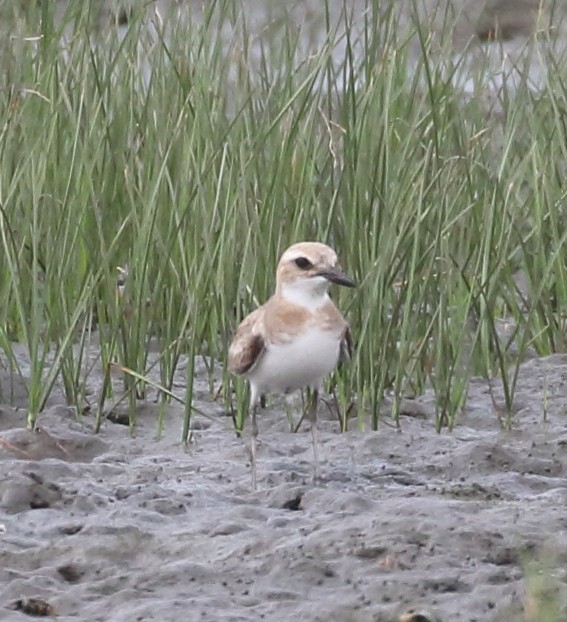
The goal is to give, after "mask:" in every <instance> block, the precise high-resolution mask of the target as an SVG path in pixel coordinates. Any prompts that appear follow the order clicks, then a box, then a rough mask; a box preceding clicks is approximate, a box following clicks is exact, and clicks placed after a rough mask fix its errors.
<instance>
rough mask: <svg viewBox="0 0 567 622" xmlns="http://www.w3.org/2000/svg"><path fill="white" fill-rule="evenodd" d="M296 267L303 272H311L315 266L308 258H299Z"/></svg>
mask: <svg viewBox="0 0 567 622" xmlns="http://www.w3.org/2000/svg"><path fill="white" fill-rule="evenodd" d="M295 265H296V266H297V267H298V268H301V269H302V270H309V268H312V267H313V264H312V263H311V262H310V261H309V259H307V257H298V258H297V259H296V260H295Z"/></svg>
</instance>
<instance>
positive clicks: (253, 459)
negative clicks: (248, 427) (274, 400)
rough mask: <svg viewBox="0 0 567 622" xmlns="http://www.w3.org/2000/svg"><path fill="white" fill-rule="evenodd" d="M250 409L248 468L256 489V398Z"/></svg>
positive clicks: (253, 488)
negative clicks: (250, 433) (250, 435)
mask: <svg viewBox="0 0 567 622" xmlns="http://www.w3.org/2000/svg"><path fill="white" fill-rule="evenodd" d="M251 411H252V413H251V414H252V438H251V442H250V468H251V470H252V490H256V439H257V438H258V423H257V422H256V413H257V411H258V402H257V400H254V403H253V404H252V408H251Z"/></svg>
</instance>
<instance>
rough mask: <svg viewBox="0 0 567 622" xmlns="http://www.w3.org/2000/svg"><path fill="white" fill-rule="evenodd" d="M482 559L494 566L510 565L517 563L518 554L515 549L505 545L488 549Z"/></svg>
mask: <svg viewBox="0 0 567 622" xmlns="http://www.w3.org/2000/svg"><path fill="white" fill-rule="evenodd" d="M482 561H483V562H487V563H489V564H494V565H495V566H510V565H512V564H518V563H519V555H518V551H517V550H516V549H513V548H510V547H505V548H501V549H497V550H495V551H490V552H489V553H488V555H485V556H484V557H483V558H482Z"/></svg>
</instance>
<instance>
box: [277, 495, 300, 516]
mask: <svg viewBox="0 0 567 622" xmlns="http://www.w3.org/2000/svg"><path fill="white" fill-rule="evenodd" d="M302 499H303V495H296V496H295V497H293V498H292V499H289V500H288V501H285V502H284V504H283V505H282V508H283V509H284V510H292V511H293V512H297V511H298V510H301V500H302Z"/></svg>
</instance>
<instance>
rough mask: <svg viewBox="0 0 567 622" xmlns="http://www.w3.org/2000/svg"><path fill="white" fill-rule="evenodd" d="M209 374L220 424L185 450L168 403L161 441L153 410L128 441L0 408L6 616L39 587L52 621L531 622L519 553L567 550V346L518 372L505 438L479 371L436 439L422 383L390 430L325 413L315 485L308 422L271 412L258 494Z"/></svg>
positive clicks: (1, 586)
mask: <svg viewBox="0 0 567 622" xmlns="http://www.w3.org/2000/svg"><path fill="white" fill-rule="evenodd" d="M206 385H207V382H206V379H205V378H204V377H202V378H201V379H200V381H199V382H198V386H197V403H198V405H199V407H200V408H204V409H206V410H207V412H208V413H210V414H211V416H212V419H209V418H202V417H196V419H195V428H196V429H194V430H193V435H194V437H193V442H192V443H191V445H190V446H189V447H188V448H184V447H183V446H182V445H181V444H180V442H179V438H180V429H181V419H182V412H181V409H180V408H178V407H175V406H172V407H171V408H170V409H169V411H168V413H167V421H166V425H165V429H164V433H163V435H162V437H161V439H159V440H156V418H157V407H156V406H155V405H153V404H151V403H146V404H141V405H140V408H139V411H138V425H137V427H136V430H135V434H134V436H133V437H132V436H131V435H130V432H129V430H128V428H127V427H126V426H123V425H119V424H113V423H110V422H106V424H105V425H104V428H103V430H102V432H101V433H100V434H99V435H94V434H93V433H92V431H91V430H92V425H93V421H92V418H90V419H89V418H88V417H85V418H84V419H83V422H82V423H77V422H76V421H75V412H74V411H73V410H72V409H68V408H66V407H63V406H51V407H50V408H48V409H47V410H46V412H45V413H44V414H43V415H42V416H41V418H40V420H39V430H38V431H36V432H29V431H27V430H25V429H24V427H23V424H24V421H23V411H21V410H20V411H17V410H14V409H13V408H8V407H3V408H2V409H1V410H0V460H1V462H0V464H1V471H0V523H1V524H2V525H3V528H2V531H3V532H4V533H3V534H2V535H0V543H1V545H0V619H2V620H10V621H14V622H18V621H24V620H28V619H29V616H28V615H26V614H24V613H22V612H21V611H18V610H14V609H13V607H16V606H17V605H18V603H19V602H21V601H22V600H25V599H26V598H32V597H33V598H40V599H43V600H44V601H46V602H47V603H49V604H50V605H51V606H52V607H53V608H54V610H55V611H56V612H57V614H58V619H59V620H61V621H62V622H63V621H67V620H68V621H71V620H85V621H86V620H88V621H89V622H94V621H99V620H100V621H107V620H111V621H112V622H120V621H125V622H126V621H128V622H131V621H132V620H147V621H153V620H159V621H160V622H166V621H172V622H177V621H179V620H210V621H214V620H215V621H216V620H234V621H237V620H243V621H244V620H246V621H251V620H273V621H279V620H293V619H298V620H299V619H301V620H306V621H317V620H320V621H326V622H327V621H331V620H333V621H337V622H339V621H340V622H348V621H357V622H359V621H360V622H362V621H369V622H370V621H384V622H387V621H395V620H399V619H404V618H403V617H402V618H400V616H403V614H404V613H406V612H408V611H410V610H416V611H420V612H422V615H424V616H426V617H425V618H421V619H422V620H423V619H425V620H427V619H430V620H436V619H437V620H445V621H447V620H451V621H455V620H463V621H468V622H472V621H473V620H476V621H484V620H520V619H522V620H523V619H525V618H523V617H521V615H520V614H521V612H523V611H524V608H525V607H527V606H528V604H527V599H528V596H529V595H528V594H527V580H528V579H529V577H528V579H527V578H526V563H527V561H528V560H529V559H532V558H536V559H537V558H541V557H542V556H548V555H552V556H553V558H554V560H555V561H556V562H558V563H559V564H561V560H563V561H564V560H565V557H566V555H567V537H566V535H565V534H566V533H567V532H566V531H565V530H566V528H567V512H566V511H565V503H566V501H567V479H566V468H567V427H566V425H565V424H566V421H567V412H566V406H567V356H565V355H555V356H552V357H549V358H546V359H535V360H532V361H529V362H527V363H525V364H524V365H523V367H522V370H521V373H520V377H519V380H518V390H517V396H516V409H515V412H514V413H513V416H512V421H511V429H510V431H504V430H502V428H501V426H500V424H499V416H500V417H501V416H502V413H501V412H499V408H498V403H499V401H500V400H501V399H502V396H500V395H497V394H495V391H496V389H494V390H493V391H492V392H491V391H490V389H489V386H488V385H487V383H486V382H485V381H482V380H478V381H476V382H473V384H472V386H471V389H470V395H469V401H468V407H467V411H466V413H464V414H463V416H462V417H461V419H460V422H459V425H458V426H457V427H456V428H455V430H454V431H453V432H452V433H447V432H445V433H442V434H437V433H436V432H435V430H434V408H433V396H432V395H430V394H426V395H425V396H423V397H422V398H419V399H417V400H413V401H412V402H408V404H407V405H406V407H405V408H404V411H405V412H408V413H409V412H411V413H412V416H411V417H409V416H405V417H403V419H402V429H401V432H400V431H397V430H396V429H395V428H394V427H393V426H392V425H391V422H389V421H388V420H387V419H386V420H385V421H384V422H383V424H382V425H381V427H380V429H379V431H377V432H371V431H363V430H358V431H352V432H347V433H344V434H340V433H339V425H338V421H337V420H336V419H334V418H333V417H332V416H331V414H330V412H329V411H328V409H326V408H324V407H322V408H321V409H320V413H321V419H322V421H321V428H322V431H321V448H320V451H321V459H322V464H321V476H322V477H321V481H319V482H317V483H313V482H312V477H311V476H312V466H311V445H310V434H309V430H308V424H305V425H304V426H302V428H301V429H300V431H299V433H297V434H293V433H291V432H290V431H289V427H288V423H287V420H286V417H285V415H284V414H283V407H282V405H281V404H280V403H279V402H278V403H275V404H274V405H272V406H271V407H270V408H268V409H267V410H265V411H263V413H262V416H261V418H260V439H261V443H260V447H259V457H258V477H259V489H258V491H257V492H252V491H251V487H250V483H251V481H250V468H249V463H248V461H247V457H246V456H247V452H246V442H247V441H246V439H245V440H242V439H237V438H236V436H235V434H234V432H233V431H232V427H231V425H232V424H231V420H230V418H228V417H226V416H225V415H224V414H223V413H222V410H221V408H220V405H219V404H216V403H214V402H212V401H211V400H209V399H208V398H207V397H206V396H207V393H208V391H207V389H206ZM357 427H358V426H357V422H356V420H352V421H351V428H352V429H357ZM563 572H564V571H563V570H562V569H561V570H558V571H557V572H556V577H559V578H560V579H562V578H563V576H562V575H561V573H563ZM557 573H559V575H557ZM556 596H557V598H559V599H560V600H561V599H563V601H562V602H563V603H564V604H565V596H566V594H565V592H562V591H561V590H559V592H558V593H557V594H556ZM563 611H564V614H565V615H564V618H562V619H567V609H564V610H563ZM405 619H407V620H411V619H412V618H411V617H407V618H405ZM413 619H416V620H419V619H420V618H419V617H414V618H413ZM526 619H527V618H526Z"/></svg>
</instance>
